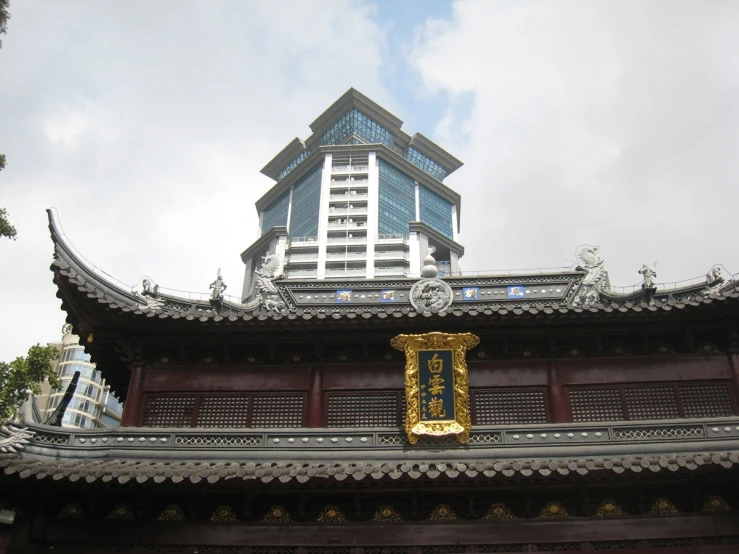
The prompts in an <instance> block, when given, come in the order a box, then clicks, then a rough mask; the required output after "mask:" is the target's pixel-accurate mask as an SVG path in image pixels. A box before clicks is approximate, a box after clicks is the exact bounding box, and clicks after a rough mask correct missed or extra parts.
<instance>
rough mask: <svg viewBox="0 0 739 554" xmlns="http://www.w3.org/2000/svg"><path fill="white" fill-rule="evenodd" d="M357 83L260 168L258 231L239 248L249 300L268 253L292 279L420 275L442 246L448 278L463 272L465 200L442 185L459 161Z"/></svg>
mask: <svg viewBox="0 0 739 554" xmlns="http://www.w3.org/2000/svg"><path fill="white" fill-rule="evenodd" d="M402 124H403V122H402V121H401V120H400V119H398V118H397V117H395V116H394V115H392V114H391V113H390V112H388V111H387V110H385V109H384V108H382V107H380V106H379V105H377V104H375V103H374V102H372V101H371V100H370V99H369V98H367V97H366V96H364V95H362V94H360V93H359V92H357V91H356V90H354V89H350V90H349V91H347V92H346V93H345V94H344V95H343V96H342V97H341V98H339V100H337V101H336V102H335V103H334V104H333V105H332V106H331V107H330V108H329V109H328V110H326V111H325V112H324V113H323V114H321V115H320V116H319V117H318V119H316V120H315V121H314V122H313V123H312V124H311V126H310V127H311V130H312V131H313V134H312V135H311V136H310V137H308V138H307V139H306V140H305V141H303V140H300V139H298V138H296V139H294V140H293V141H292V142H291V143H290V144H288V145H287V146H286V147H285V148H284V149H283V150H282V152H280V153H279V154H277V156H275V157H274V159H272V161H270V162H269V163H268V164H267V165H266V166H265V167H264V168H263V169H262V173H264V174H265V175H267V176H269V177H271V178H273V179H274V180H275V181H276V183H275V185H274V186H273V187H272V188H271V189H270V190H269V191H268V192H267V193H266V194H265V195H264V196H262V198H260V199H259V200H258V201H257V203H256V207H257V211H258V213H259V224H260V233H261V237H260V238H259V239H258V240H257V241H256V242H255V243H254V244H253V245H251V246H250V247H249V248H247V249H246V250H245V251H244V252H243V253H242V255H241V256H242V260H243V261H244V263H245V265H246V278H245V281H244V291H243V297H244V298H245V299H246V298H248V297H249V296H250V295H251V294H252V293H253V290H252V288H253V272H254V270H255V269H257V268H258V267H259V265H260V264H261V261H262V257H263V256H265V255H266V254H278V255H279V256H280V259H281V260H282V261H283V262H284V267H283V272H284V274H285V276H286V277H287V278H288V279H310V280H312V279H334V278H340V279H346V278H359V279H366V278H392V277H419V276H420V270H421V267H422V260H423V258H424V257H425V256H426V255H427V253H428V251H429V246H433V247H435V254H434V257H435V258H436V260H437V262H438V266H439V269H440V270H441V274H442V275H444V274H453V273H458V272H459V258H461V257H462V255H463V253H464V248H463V247H462V246H461V245H460V244H458V243H457V242H456V238H457V232H458V228H459V213H460V196H459V194H457V193H456V192H454V191H453V190H452V189H450V188H449V187H447V186H446V185H444V184H443V182H442V181H443V180H444V178H445V177H447V176H448V175H449V174H450V173H452V172H453V171H455V170H456V169H458V168H459V167H461V165H462V163H461V162H460V161H459V160H457V159H456V158H455V157H453V156H452V155H450V154H449V153H447V152H446V151H444V150H443V149H442V148H440V147H439V146H437V145H436V144H434V143H433V142H431V141H430V140H429V139H427V138H426V137H424V136H423V135H421V134H420V133H416V134H415V135H413V136H410V135H408V134H407V133H405V132H404V131H402V130H401V126H402Z"/></svg>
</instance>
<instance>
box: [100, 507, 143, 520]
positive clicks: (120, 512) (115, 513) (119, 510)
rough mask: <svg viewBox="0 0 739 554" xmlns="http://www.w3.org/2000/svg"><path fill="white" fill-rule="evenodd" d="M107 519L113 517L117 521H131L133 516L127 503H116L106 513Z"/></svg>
mask: <svg viewBox="0 0 739 554" xmlns="http://www.w3.org/2000/svg"><path fill="white" fill-rule="evenodd" d="M107 519H115V520H118V521H132V520H134V519H136V518H135V516H134V515H133V512H132V511H131V508H130V506H129V505H128V504H117V505H116V506H114V507H113V509H112V510H110V513H108V517H107Z"/></svg>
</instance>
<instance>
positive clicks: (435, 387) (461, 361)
mask: <svg viewBox="0 0 739 554" xmlns="http://www.w3.org/2000/svg"><path fill="white" fill-rule="evenodd" d="M479 343H480V339H479V338H478V337H477V336H475V335H473V334H471V333H457V334H448V333H426V334H424V335H398V336H397V337H395V338H394V339H392V340H391V341H390V344H392V346H393V348H396V349H397V350H401V351H403V352H405V398H406V407H407V409H406V416H405V431H406V434H407V435H408V442H410V443H411V444H416V443H417V442H418V438H419V437H420V436H422V435H430V436H433V437H439V436H443V435H456V436H457V439H458V440H459V442H460V443H462V444H465V443H466V442H467V441H468V440H469V438H470V429H471V428H472V421H471V419H470V408H469V406H470V401H469V379H468V376H467V362H466V361H465V357H466V354H467V350H469V349H470V348H474V347H475V346H477V345H478V344H479Z"/></svg>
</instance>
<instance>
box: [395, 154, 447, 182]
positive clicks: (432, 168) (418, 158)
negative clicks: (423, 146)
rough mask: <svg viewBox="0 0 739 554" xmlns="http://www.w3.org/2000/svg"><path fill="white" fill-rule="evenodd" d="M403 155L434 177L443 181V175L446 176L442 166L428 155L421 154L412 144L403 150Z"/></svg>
mask: <svg viewBox="0 0 739 554" xmlns="http://www.w3.org/2000/svg"><path fill="white" fill-rule="evenodd" d="M403 157H404V158H405V159H406V160H408V161H409V162H411V163H412V164H413V165H415V166H417V167H418V168H420V169H422V170H423V171H425V172H426V173H428V174H429V175H431V176H432V177H433V178H434V179H438V180H439V181H443V180H444V177H446V170H445V169H444V168H443V167H441V166H440V165H439V164H438V163H436V162H435V161H434V160H432V159H431V158H429V157H428V156H426V155H424V154H421V153H420V152H419V151H418V150H416V149H415V148H413V147H412V146H409V147H408V148H406V149H405V151H403Z"/></svg>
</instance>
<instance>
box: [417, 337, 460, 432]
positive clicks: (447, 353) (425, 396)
mask: <svg viewBox="0 0 739 554" xmlns="http://www.w3.org/2000/svg"><path fill="white" fill-rule="evenodd" d="M418 368H419V372H418V373H419V382H420V385H419V389H420V390H419V395H420V397H419V398H420V405H421V421H442V420H445V419H449V420H453V419H454V371H452V351H451V350H420V351H419V352H418Z"/></svg>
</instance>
